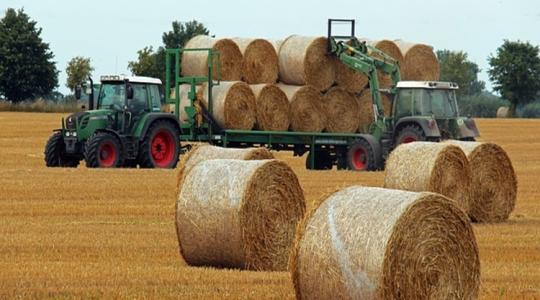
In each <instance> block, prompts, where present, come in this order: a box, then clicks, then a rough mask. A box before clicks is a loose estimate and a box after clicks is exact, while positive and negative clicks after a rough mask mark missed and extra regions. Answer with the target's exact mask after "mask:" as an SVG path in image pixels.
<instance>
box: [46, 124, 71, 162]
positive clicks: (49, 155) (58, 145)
mask: <svg viewBox="0 0 540 300" xmlns="http://www.w3.org/2000/svg"><path fill="white" fill-rule="evenodd" d="M65 149H66V145H65V144H64V137H63V136H62V133H61V132H55V133H54V134H53V135H51V137H50V138H49V140H48V141H47V145H45V151H44V154H45V165H46V166H47V167H53V168H54V167H67V168H76V167H77V166H78V165H79V161H80V160H79V159H78V158H76V157H72V156H68V155H67V154H66V151H65Z"/></svg>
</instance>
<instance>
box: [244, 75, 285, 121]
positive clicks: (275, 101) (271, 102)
mask: <svg viewBox="0 0 540 300" xmlns="http://www.w3.org/2000/svg"><path fill="white" fill-rule="evenodd" d="M250 87H251V90H252V91H253V94H255V107H256V110H257V128H258V129H261V130H272V131H287V130H288V129H289V125H290V108H289V100H288V98H287V95H286V94H285V93H284V92H283V91H282V90H281V89H280V88H278V87H277V86H276V85H275V84H258V85H250Z"/></svg>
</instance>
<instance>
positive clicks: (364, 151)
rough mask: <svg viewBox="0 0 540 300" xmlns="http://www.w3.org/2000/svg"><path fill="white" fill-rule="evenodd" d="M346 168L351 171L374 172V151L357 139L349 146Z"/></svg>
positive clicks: (366, 143)
mask: <svg viewBox="0 0 540 300" xmlns="http://www.w3.org/2000/svg"><path fill="white" fill-rule="evenodd" d="M347 166H348V168H349V170H352V171H375V170H377V169H378V167H379V166H377V161H376V157H375V151H374V150H373V148H372V147H371V145H370V144H369V143H368V142H367V141H366V140H364V139H359V140H357V141H355V142H353V143H352V144H351V145H350V146H349V150H348V151H347Z"/></svg>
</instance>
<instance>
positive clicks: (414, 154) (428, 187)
mask: <svg viewBox="0 0 540 300" xmlns="http://www.w3.org/2000/svg"><path fill="white" fill-rule="evenodd" d="M384 187H386V188H392V189H400V190H407V191H413V192H422V191H429V192H435V193H439V194H442V195H444V196H447V197H448V198H450V199H453V200H454V201H456V203H457V204H458V205H459V207H461V209H463V210H464V211H465V212H466V213H468V212H469V209H470V192H471V188H472V187H471V168H470V166H469V162H468V161H467V156H465V153H463V151H462V150H461V149H460V148H459V147H457V146H454V145H450V144H446V143H431V142H413V143H408V144H401V145H399V146H398V147H397V148H396V149H394V150H393V151H392V153H390V157H389V158H388V160H387V161H386V172H385V176H384Z"/></svg>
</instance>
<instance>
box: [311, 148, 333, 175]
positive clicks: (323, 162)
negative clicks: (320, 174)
mask: <svg viewBox="0 0 540 300" xmlns="http://www.w3.org/2000/svg"><path fill="white" fill-rule="evenodd" d="M333 166H334V162H333V160H332V156H331V155H330V153H329V152H328V151H325V150H319V151H316V153H315V167H314V168H311V151H309V152H308V155H307V156H306V169H308V170H331V169H332V167H333Z"/></svg>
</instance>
